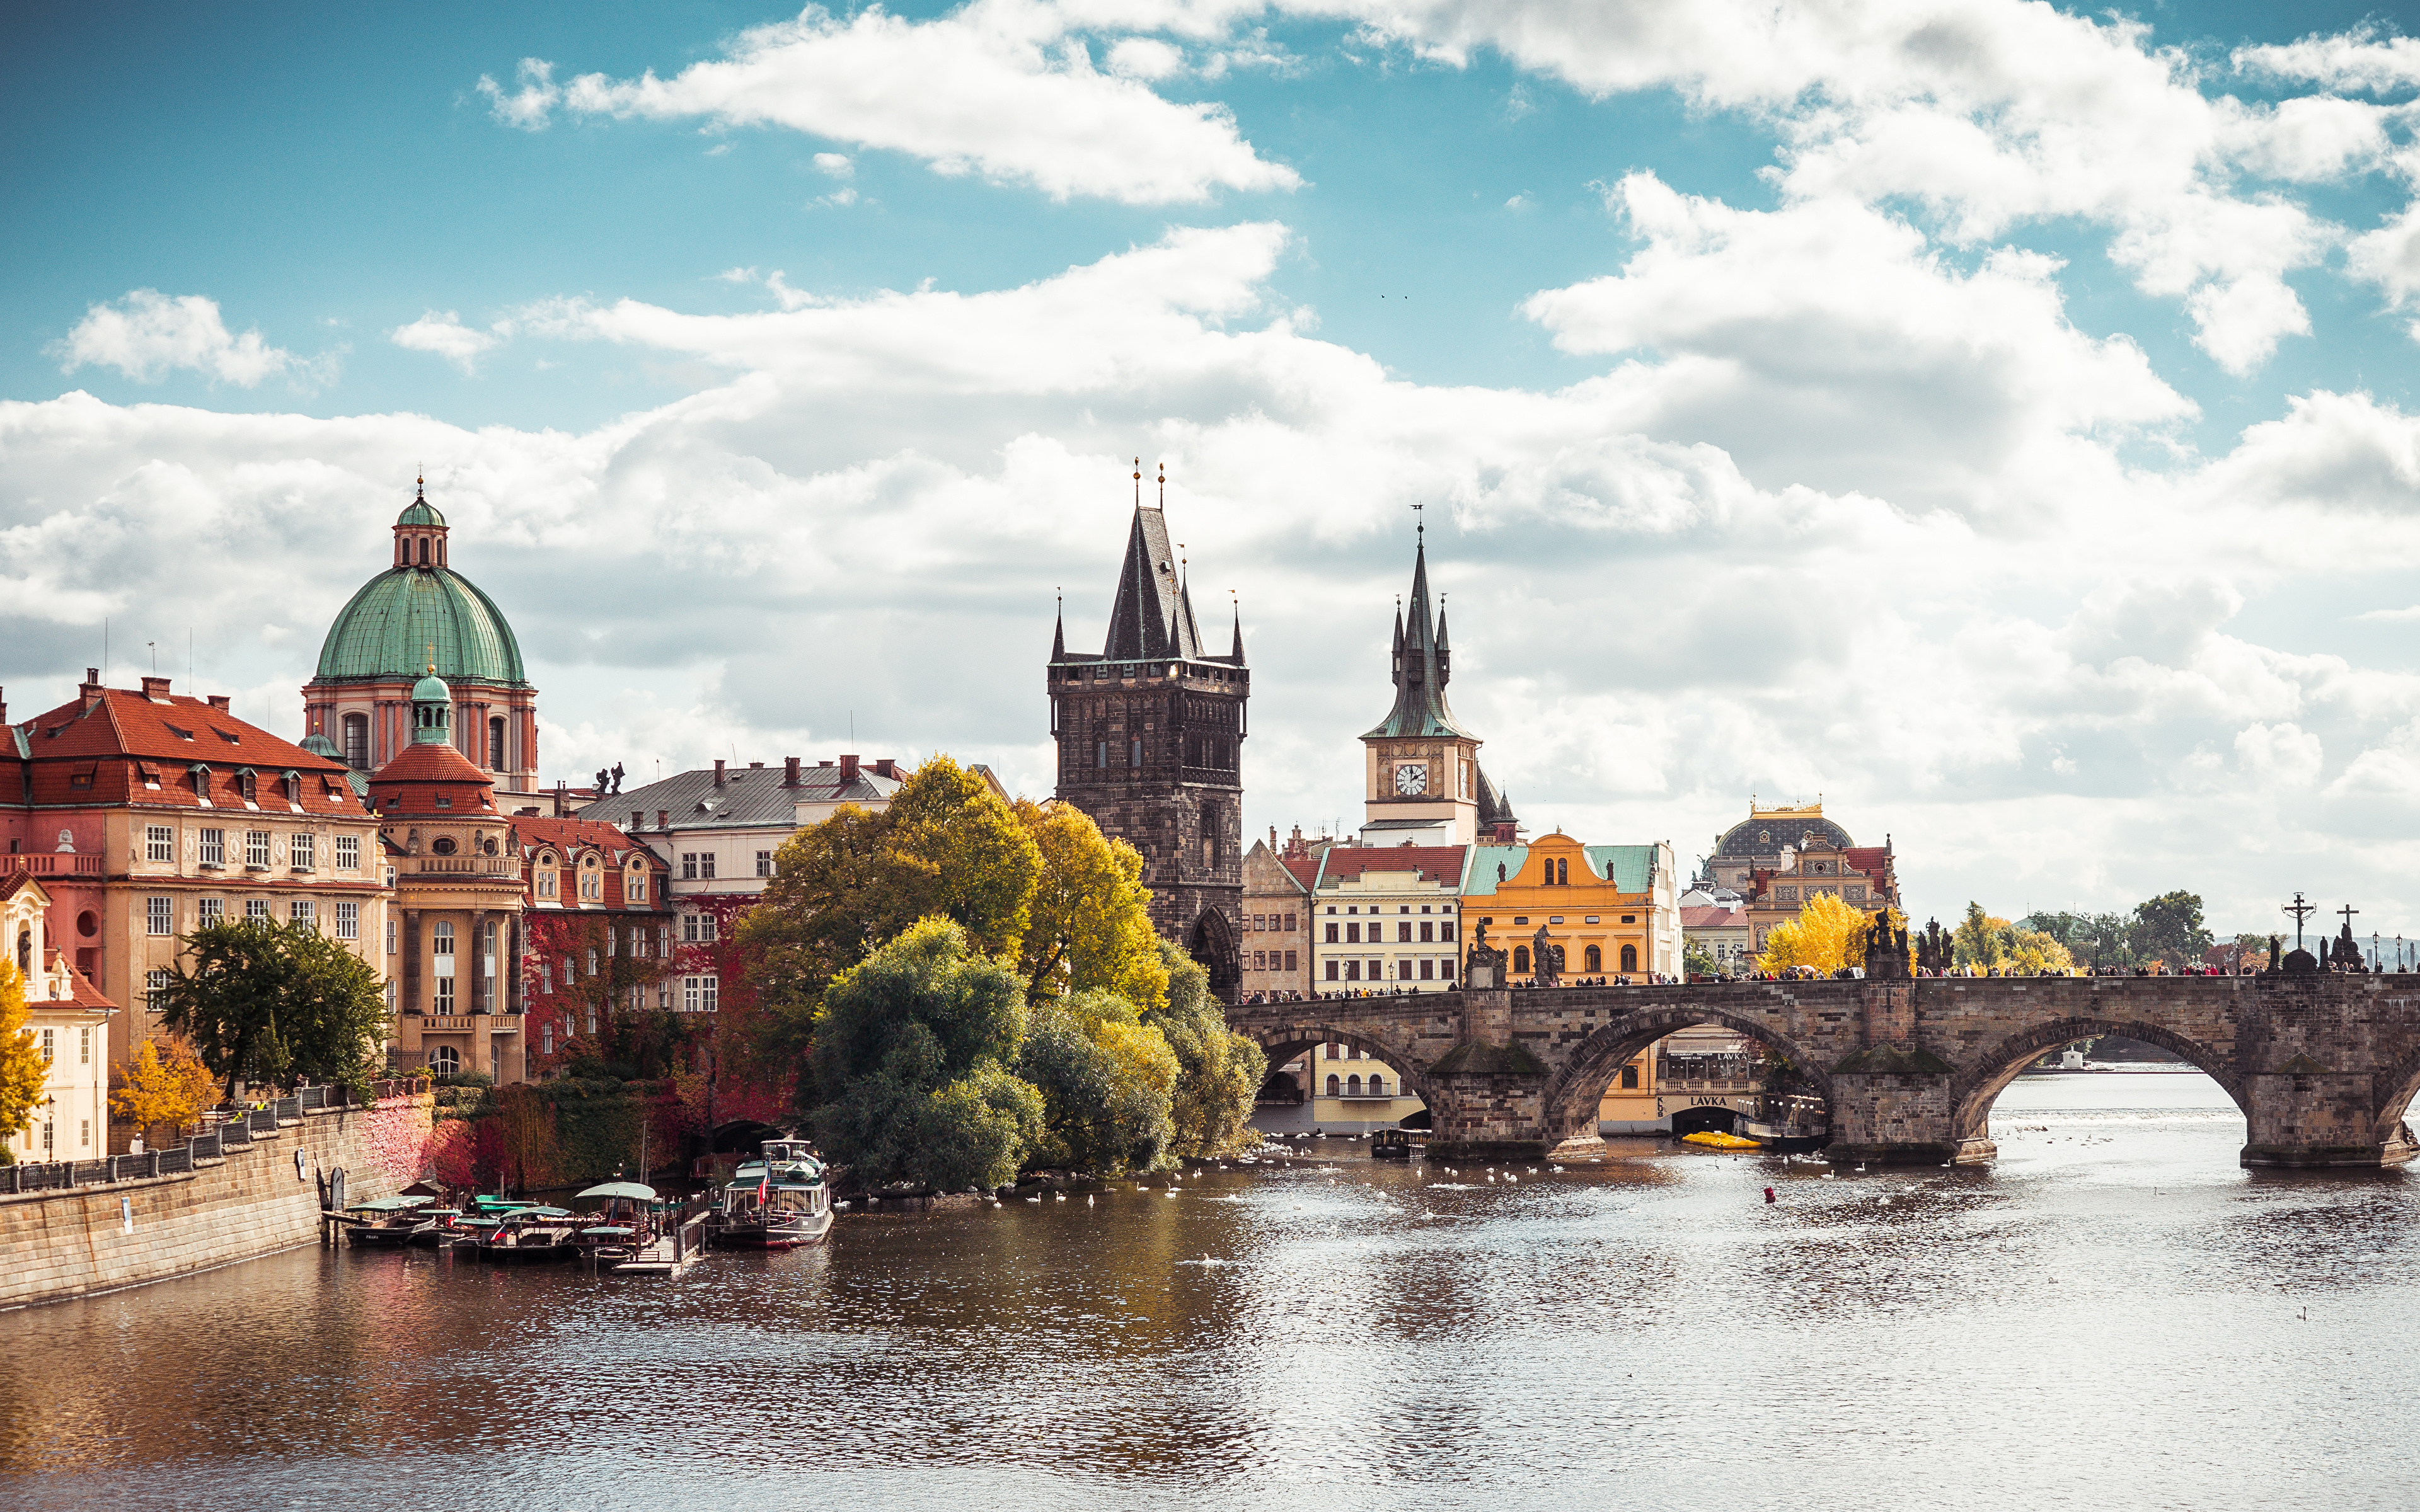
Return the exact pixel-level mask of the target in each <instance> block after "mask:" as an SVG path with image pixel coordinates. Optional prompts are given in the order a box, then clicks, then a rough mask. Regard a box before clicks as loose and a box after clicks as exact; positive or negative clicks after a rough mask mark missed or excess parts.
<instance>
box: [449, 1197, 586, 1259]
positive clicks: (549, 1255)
mask: <svg viewBox="0 0 2420 1512" xmlns="http://www.w3.org/2000/svg"><path fill="white" fill-rule="evenodd" d="M578 1237H579V1225H578V1224H576V1223H574V1222H572V1221H571V1213H570V1211H569V1210H567V1209H564V1208H522V1209H520V1210H519V1211H514V1212H509V1213H506V1214H504V1216H503V1217H501V1218H499V1219H497V1220H496V1222H495V1227H492V1228H487V1229H484V1230H483V1231H482V1232H481V1233H480V1236H479V1237H478V1238H477V1239H476V1240H474V1241H473V1248H475V1249H477V1250H478V1252H479V1258H481V1259H483V1260H511V1261H520V1260H567V1259H570V1258H571V1257H573V1256H574V1255H576V1254H578V1253H579V1246H578V1245H577V1243H575V1241H576V1240H577V1238H578Z"/></svg>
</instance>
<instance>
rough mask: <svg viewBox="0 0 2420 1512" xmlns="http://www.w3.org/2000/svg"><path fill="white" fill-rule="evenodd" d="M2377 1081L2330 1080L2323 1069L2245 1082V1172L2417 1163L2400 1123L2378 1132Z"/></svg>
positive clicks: (2334, 1076) (2360, 1077) (2347, 1076)
mask: <svg viewBox="0 0 2420 1512" xmlns="http://www.w3.org/2000/svg"><path fill="white" fill-rule="evenodd" d="M2293 1064H2294V1063H2293V1062H2291V1061H2289V1062H2288V1065H2289V1066H2292V1065H2293ZM2374 1081H2375V1078H2373V1077H2372V1076H2370V1075H2368V1074H2367V1073H2365V1072H2323V1071H2319V1070H2318V1069H2317V1066H2316V1065H2314V1066H2313V1067H2312V1069H2310V1070H2308V1071H2304V1070H2300V1069H2295V1070H2289V1071H2283V1072H2254V1073H2252V1074H2250V1075H2248V1076H2246V1077H2244V1078H2243V1090H2244V1103H2245V1107H2244V1114H2243V1122H2244V1145H2243V1154H2242V1164H2243V1165H2247V1166H2252V1167H2256V1168H2259V1167H2268V1168H2275V1169H2289V1170H2291V1169H2301V1170H2314V1169H2326V1168H2330V1167H2347V1166H2350V1167H2355V1168H2359V1167H2364V1166H2366V1167H2370V1168H2373V1169H2375V1168H2379V1167H2382V1166H2389V1165H2403V1164H2405V1163H2406V1162H2408V1161H2410V1160H2411V1159H2412V1154H2413V1149H2412V1131H2411V1129H2410V1128H2409V1127H2408V1126H2406V1125H2404V1124H2402V1123H2401V1122H2400V1121H2398V1122H2397V1124H2396V1125H2395V1126H2394V1127H2393V1128H2391V1129H2388V1130H2385V1131H2381V1130H2380V1128H2379V1126H2378V1114H2377V1101H2378V1098H2377V1093H2376V1091H2375V1090H2374Z"/></svg>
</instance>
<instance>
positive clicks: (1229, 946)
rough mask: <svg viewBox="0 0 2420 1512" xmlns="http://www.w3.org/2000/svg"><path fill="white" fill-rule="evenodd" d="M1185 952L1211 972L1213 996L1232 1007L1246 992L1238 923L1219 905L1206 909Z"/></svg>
mask: <svg viewBox="0 0 2420 1512" xmlns="http://www.w3.org/2000/svg"><path fill="white" fill-rule="evenodd" d="M1185 949H1186V953H1187V954H1188V955H1190V956H1192V957H1193V959H1194V960H1196V961H1199V962H1201V963H1202V965H1203V966H1204V967H1206V968H1207V969H1208V970H1209V973H1210V995H1211V996H1213V997H1216V998H1217V999H1218V1001H1220V1002H1222V1003H1224V1004H1226V1005H1227V1006H1228V1007H1230V1008H1233V1006H1235V1003H1236V1001H1237V1000H1238V999H1239V998H1240V997H1241V996H1242V995H1243V984H1244V963H1243V957H1242V956H1241V955H1240V954H1239V953H1238V949H1237V946H1236V943H1235V926H1234V925H1233V923H1231V922H1230V921H1229V920H1228V918H1227V916H1226V915H1225V914H1222V913H1220V912H1219V911H1218V909H1216V908H1204V909H1203V910H1202V917H1201V918H1197V919H1195V920H1194V921H1193V928H1192V929H1191V931H1189V932H1188V933H1187V935H1186V939H1185Z"/></svg>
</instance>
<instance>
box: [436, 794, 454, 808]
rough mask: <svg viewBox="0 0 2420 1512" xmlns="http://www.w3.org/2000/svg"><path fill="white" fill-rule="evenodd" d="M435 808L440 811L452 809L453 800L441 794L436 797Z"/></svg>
mask: <svg viewBox="0 0 2420 1512" xmlns="http://www.w3.org/2000/svg"><path fill="white" fill-rule="evenodd" d="M437 807H439V808H440V809H451V808H453V807H454V800H453V799H452V798H450V797H448V796H446V795H444V794H442V793H441V794H439V795H437Z"/></svg>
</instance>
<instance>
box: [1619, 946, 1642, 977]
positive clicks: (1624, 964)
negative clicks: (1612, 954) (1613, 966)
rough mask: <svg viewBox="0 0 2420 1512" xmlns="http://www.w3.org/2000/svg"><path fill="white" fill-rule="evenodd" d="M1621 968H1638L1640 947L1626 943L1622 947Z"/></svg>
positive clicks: (1627, 969)
mask: <svg viewBox="0 0 2420 1512" xmlns="http://www.w3.org/2000/svg"><path fill="white" fill-rule="evenodd" d="M1621 969H1622V970H1624V971H1636V970H1637V969H1638V947H1637V946H1635V945H1625V946H1623V947H1622V948H1621Z"/></svg>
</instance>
